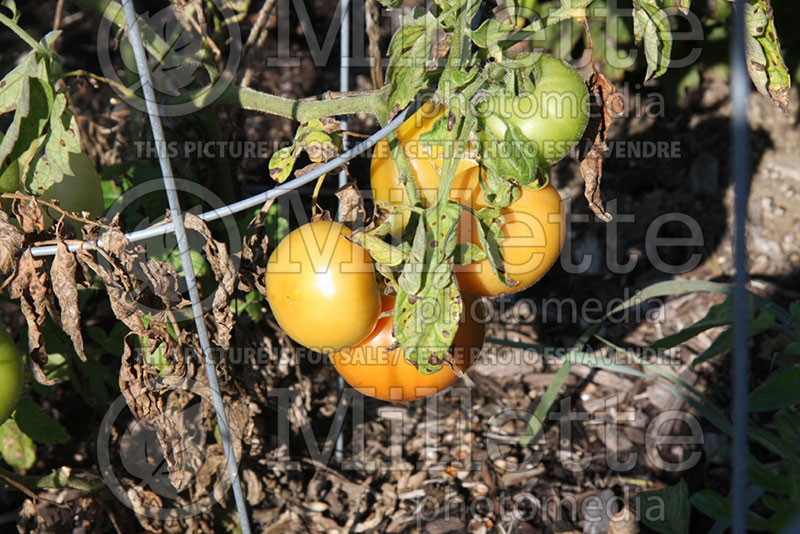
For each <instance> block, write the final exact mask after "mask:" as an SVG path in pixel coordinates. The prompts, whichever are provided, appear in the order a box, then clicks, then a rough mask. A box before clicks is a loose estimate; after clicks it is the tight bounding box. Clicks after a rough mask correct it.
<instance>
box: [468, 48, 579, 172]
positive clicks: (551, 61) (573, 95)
mask: <svg viewBox="0 0 800 534" xmlns="http://www.w3.org/2000/svg"><path fill="white" fill-rule="evenodd" d="M534 77H535V86H534V90H533V91H532V92H530V93H525V94H521V95H518V96H514V97H506V96H493V97H491V98H489V99H487V100H485V101H484V102H483V103H482V105H481V106H480V108H479V112H480V114H481V118H480V120H481V123H482V125H483V126H484V127H485V128H486V129H487V130H488V131H489V132H491V133H492V135H493V136H494V137H495V138H497V139H499V140H502V139H504V136H505V133H506V129H507V125H506V124H507V123H511V124H513V125H514V126H516V127H517V128H518V129H519V130H520V132H521V133H522V135H523V137H525V138H526V139H527V140H528V142H529V143H530V145H529V146H527V147H524V148H525V150H535V151H536V155H537V156H538V159H539V163H540V164H541V165H542V166H544V167H550V166H551V165H553V164H554V163H556V162H558V161H560V160H561V159H562V158H563V157H564V156H566V155H567V153H569V151H570V150H572V148H573V147H574V146H575V145H576V144H577V143H578V141H580V139H581V136H582V135H583V131H584V130H585V129H586V125H587V124H588V122H589V92H588V91H587V89H586V84H585V83H584V82H583V78H581V76H580V74H578V72H577V71H576V70H575V69H573V68H572V67H571V66H570V65H569V64H568V63H566V62H565V61H563V60H561V59H558V58H555V57H553V56H548V55H545V54H541V55H539V56H538V58H537V59H536V70H535V71H534Z"/></svg>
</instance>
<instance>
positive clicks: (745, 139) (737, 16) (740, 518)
mask: <svg viewBox="0 0 800 534" xmlns="http://www.w3.org/2000/svg"><path fill="white" fill-rule="evenodd" d="M735 7H736V8H735V9H734V14H733V39H731V101H732V104H733V110H732V113H731V136H732V137H733V143H732V147H731V149H732V154H731V161H732V164H733V165H732V174H733V191H734V254H733V258H734V265H735V268H736V278H735V280H734V282H735V286H734V293H733V311H734V320H733V455H732V459H731V461H732V464H733V465H731V473H732V475H733V476H732V477H731V478H732V483H731V500H732V501H733V503H732V504H733V506H732V517H731V524H732V526H733V534H745V533H746V532H747V521H746V518H747V508H748V504H747V495H746V492H747V448H748V447H747V410H748V407H747V397H748V392H747V375H748V371H749V369H748V367H749V365H748V348H747V335H748V325H747V319H748V314H747V301H748V298H747V291H746V289H745V284H746V283H747V278H748V276H747V241H746V236H745V230H746V226H747V196H748V189H749V188H748V178H749V174H750V130H749V126H748V123H747V99H748V96H749V94H750V80H749V79H748V75H747V66H746V63H745V43H744V35H745V34H744V31H745V24H744V16H745V13H744V10H745V1H744V0H736V6H735Z"/></svg>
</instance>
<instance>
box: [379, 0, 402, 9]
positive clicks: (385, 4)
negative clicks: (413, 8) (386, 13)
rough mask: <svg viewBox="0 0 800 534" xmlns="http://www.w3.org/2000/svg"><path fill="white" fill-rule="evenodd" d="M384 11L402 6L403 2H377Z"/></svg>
mask: <svg viewBox="0 0 800 534" xmlns="http://www.w3.org/2000/svg"><path fill="white" fill-rule="evenodd" d="M378 2H380V3H381V5H382V6H383V7H385V8H386V9H397V8H398V7H400V6H402V5H403V0H378Z"/></svg>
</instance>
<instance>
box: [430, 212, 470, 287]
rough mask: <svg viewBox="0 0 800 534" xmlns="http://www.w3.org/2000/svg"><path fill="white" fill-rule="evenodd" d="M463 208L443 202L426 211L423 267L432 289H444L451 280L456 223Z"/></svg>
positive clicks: (456, 230) (456, 237)
mask: <svg viewBox="0 0 800 534" xmlns="http://www.w3.org/2000/svg"><path fill="white" fill-rule="evenodd" d="M462 209H463V207H462V206H461V205H460V204H457V203H456V202H451V201H448V202H444V203H441V204H437V205H436V206H434V207H433V208H430V209H428V210H426V212H425V217H424V220H425V222H426V223H427V225H428V239H427V242H428V243H427V244H428V253H427V257H426V262H425V265H426V267H427V272H428V273H430V282H429V283H428V285H432V286H433V287H434V288H437V287H445V286H447V285H448V284H449V283H450V279H451V278H452V270H453V267H452V264H451V263H450V262H448V261H447V259H448V258H450V257H451V256H452V255H453V251H454V250H455V248H456V244H457V242H458V222H459V220H460V219H461V210H462Z"/></svg>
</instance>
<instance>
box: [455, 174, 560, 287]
mask: <svg viewBox="0 0 800 534" xmlns="http://www.w3.org/2000/svg"><path fill="white" fill-rule="evenodd" d="M477 203H478V204H479V205H485V201H484V198H483V196H482V195H481V196H479V198H478V201H477ZM500 213H501V214H502V215H503V217H504V223H503V233H504V235H505V236H506V238H505V240H504V241H503V242H502V244H501V249H502V251H503V268H504V270H505V272H506V273H507V274H508V275H509V276H510V278H511V279H512V280H514V281H516V282H518V283H517V285H515V286H513V287H508V286H506V285H505V284H504V283H503V282H501V281H500V280H499V279H498V278H497V276H495V274H494V271H492V266H491V265H489V260H488V259H483V260H480V261H476V262H473V263H470V264H467V265H456V266H455V268H454V270H455V273H456V280H458V285H459V287H460V288H461V290H462V291H466V292H468V293H472V294H474V295H483V296H497V295H508V294H511V293H517V292H519V291H522V290H524V289H527V288H528V287H530V286H532V285H533V284H534V283H536V282H538V281H539V279H540V278H541V277H542V276H544V275H545V273H547V271H549V270H550V268H551V267H552V266H553V264H554V263H555V262H556V260H557V259H558V255H559V254H560V253H561V246H562V245H563V243H564V231H565V222H564V211H563V206H562V204H561V197H560V196H559V195H558V191H556V189H555V188H554V187H553V186H552V185H550V184H548V185H547V186H546V187H544V188H542V189H539V190H533V189H523V190H522V194H521V195H520V198H519V199H518V200H517V201H516V202H513V203H512V204H510V205H509V206H508V207H506V208H502V209H501V210H500ZM458 239H459V242H462V243H465V242H470V241H471V242H473V243H474V244H476V245H477V246H479V247H480V246H481V244H480V238H479V236H478V230H477V221H476V220H475V217H474V216H473V215H472V214H470V213H469V212H467V211H465V212H464V213H463V214H462V216H461V222H460V224H459V237H458Z"/></svg>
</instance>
